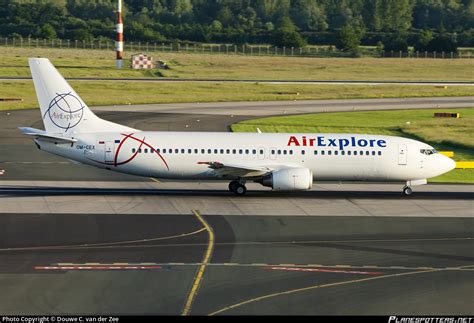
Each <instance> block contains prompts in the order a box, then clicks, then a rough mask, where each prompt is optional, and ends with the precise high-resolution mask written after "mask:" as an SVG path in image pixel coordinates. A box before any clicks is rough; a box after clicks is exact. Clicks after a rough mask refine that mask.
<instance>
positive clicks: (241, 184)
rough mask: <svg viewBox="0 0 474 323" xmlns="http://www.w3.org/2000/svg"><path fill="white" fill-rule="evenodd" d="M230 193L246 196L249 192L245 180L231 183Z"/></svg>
mask: <svg viewBox="0 0 474 323" xmlns="http://www.w3.org/2000/svg"><path fill="white" fill-rule="evenodd" d="M229 191H231V192H233V193H235V194H236V195H244V194H245V192H247V188H246V187H245V181H244V180H235V181H232V182H230V183H229Z"/></svg>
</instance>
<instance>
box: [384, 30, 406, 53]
mask: <svg viewBox="0 0 474 323" xmlns="http://www.w3.org/2000/svg"><path fill="white" fill-rule="evenodd" d="M383 45H384V49H385V51H387V52H390V51H394V52H399V51H402V52H407V51H408V43H407V38H406V36H405V35H404V34H393V35H391V36H389V37H387V38H386V39H385V40H384V42H383Z"/></svg>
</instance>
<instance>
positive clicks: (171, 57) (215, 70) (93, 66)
mask: <svg viewBox="0 0 474 323" xmlns="http://www.w3.org/2000/svg"><path fill="white" fill-rule="evenodd" d="M150 54H151V55H152V56H153V57H154V59H155V60H156V59H162V60H165V61H167V62H168V63H169V65H170V66H171V69H170V70H162V71H160V73H159V74H161V75H162V76H166V77H171V78H178V79H186V78H204V79H249V80H258V79H274V80H283V79H285V80H374V81H380V80H396V81H472V78H473V72H474V68H473V63H472V60H471V59H421V58H420V59H411V58H402V59H397V58H384V59H382V58H305V57H272V56H261V57H259V56H243V55H210V54H185V53H164V52H154V53H150ZM129 55H130V53H125V57H129ZM0 57H1V58H2V59H1V60H0V76H29V75H30V73H29V69H28V63H27V57H48V58H49V59H51V61H52V62H53V63H54V64H55V65H56V66H57V67H58V69H59V70H60V72H61V73H63V75H64V76H65V77H132V78H133V77H136V78H138V77H156V76H158V73H157V72H151V71H140V70H131V69H129V68H124V69H121V70H116V69H115V67H114V66H115V61H114V52H113V51H111V50H109V51H106V50H83V49H78V50H75V49H44V48H16V47H0ZM125 65H128V64H127V63H125Z"/></svg>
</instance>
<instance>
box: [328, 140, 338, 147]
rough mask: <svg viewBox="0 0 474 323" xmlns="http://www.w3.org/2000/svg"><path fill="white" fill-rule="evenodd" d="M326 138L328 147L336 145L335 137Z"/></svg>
mask: <svg viewBox="0 0 474 323" xmlns="http://www.w3.org/2000/svg"><path fill="white" fill-rule="evenodd" d="M328 140H329V144H328V146H329V147H336V146H337V145H336V139H330V138H328Z"/></svg>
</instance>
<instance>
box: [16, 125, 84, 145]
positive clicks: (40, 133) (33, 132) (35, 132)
mask: <svg viewBox="0 0 474 323" xmlns="http://www.w3.org/2000/svg"><path fill="white" fill-rule="evenodd" d="M19 129H20V131H21V133H22V134H24V135H27V136H35V137H36V138H41V139H44V140H46V141H50V142H56V143H73V142H77V140H76V139H73V138H66V137H61V136H55V135H51V134H48V133H46V131H44V130H40V129H35V128H29V127H19Z"/></svg>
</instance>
